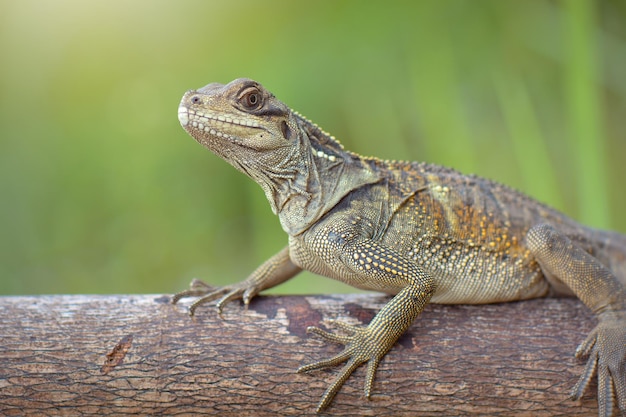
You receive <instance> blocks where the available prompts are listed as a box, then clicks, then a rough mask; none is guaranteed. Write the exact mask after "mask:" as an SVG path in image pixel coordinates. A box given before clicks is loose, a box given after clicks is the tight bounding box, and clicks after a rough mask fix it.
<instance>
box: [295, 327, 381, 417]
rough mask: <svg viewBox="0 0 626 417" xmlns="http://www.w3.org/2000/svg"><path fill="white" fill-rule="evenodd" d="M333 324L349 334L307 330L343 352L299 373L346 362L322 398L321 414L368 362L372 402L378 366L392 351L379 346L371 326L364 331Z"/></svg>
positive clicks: (367, 385)
mask: <svg viewBox="0 0 626 417" xmlns="http://www.w3.org/2000/svg"><path fill="white" fill-rule="evenodd" d="M333 324H335V325H336V326H337V327H339V328H340V329H342V330H344V331H345V332H346V333H348V335H347V336H344V335H338V334H334V333H329V332H326V331H324V330H322V329H319V328H317V327H309V328H307V333H313V334H316V335H318V336H320V337H322V338H323V339H325V340H327V341H329V342H333V343H339V344H342V345H344V346H345V349H344V350H343V352H341V353H339V354H338V355H335V356H333V357H332V358H330V359H326V360H322V361H319V362H314V363H311V364H309V365H305V366H302V367H300V368H298V372H308V371H312V370H315V369H323V368H328V367H331V366H335V365H339V364H340V363H343V362H346V361H347V363H346V365H345V366H344V367H343V369H342V370H341V372H340V373H339V375H338V376H337V377H336V378H335V380H334V381H333V383H332V384H331V385H330V386H329V387H328V389H327V390H326V392H325V393H324V395H323V396H322V400H321V401H320V403H319V405H318V407H317V412H318V413H320V412H322V411H323V410H324V409H325V408H326V407H328V405H330V403H331V402H332V400H333V398H334V397H335V395H336V394H337V392H339V390H340V389H341V386H342V385H343V384H344V382H346V380H347V379H348V378H349V377H350V375H351V374H352V372H354V370H355V369H356V368H358V367H359V366H361V365H362V364H363V363H365V362H367V363H368V364H367V376H366V378H365V397H367V398H368V399H369V398H370V393H371V391H372V386H373V384H374V377H375V375H376V369H377V368H378V364H379V363H380V360H381V359H382V358H383V356H385V354H386V353H387V351H388V350H389V349H388V348H384V347H383V346H384V345H385V344H384V343H380V340H377V338H376V335H375V332H372V331H371V329H369V327H366V328H363V327H357V326H351V325H349V324H345V323H341V322H333Z"/></svg>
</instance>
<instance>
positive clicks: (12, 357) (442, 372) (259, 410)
mask: <svg viewBox="0 0 626 417" xmlns="http://www.w3.org/2000/svg"><path fill="white" fill-rule="evenodd" d="M386 301H388V298H387V297H384V296H376V295H334V296H314V297H308V296H306V297H305V296H269V297H257V298H255V299H254V300H253V301H252V303H251V305H250V308H249V309H248V310H247V311H245V310H243V309H242V308H241V307H240V306H239V305H237V303H232V304H229V305H228V306H227V308H226V310H225V312H224V315H223V318H220V317H219V316H218V315H217V314H216V312H215V310H214V309H212V308H210V307H204V306H203V307H201V308H200V309H198V311H197V315H196V317H194V318H190V317H189V316H188V315H187V312H186V308H185V307H184V305H170V304H169V298H168V297H159V296H150V295H137V296H39V297H0V313H1V315H2V321H1V322H0V414H2V415H7V416H13V415H15V416H18V415H20V416H21V415H38V416H40V415H68V416H85V415H98V416H102V415H128V414H136V415H220V416H231V415H232V416H238V417H241V416H247V415H251V416H277V415H280V416H287V415H314V413H315V408H316V406H317V402H318V401H319V399H320V397H321V395H322V393H323V392H324V390H325V389H326V387H327V386H328V384H329V383H330V382H331V381H332V380H333V377H334V375H335V372H336V371H337V370H326V371H317V372H312V373H310V374H297V373H295V370H296V369H297V368H298V366H300V365H302V364H306V363H309V362H313V361H316V360H319V359H322V358H327V357H330V356H332V355H334V354H336V353H338V352H339V351H340V350H341V347H340V346H335V345H327V344H325V343H323V342H321V341H320V340H318V339H315V338H313V337H309V336H307V335H306V328H307V326H314V325H315V326H317V325H319V324H320V323H322V324H325V325H326V327H327V328H332V326H329V325H328V320H329V319H339V320H344V321H347V322H350V323H353V324H356V323H368V322H369V321H370V320H371V318H372V317H373V316H374V314H375V313H376V312H377V311H378V310H379V309H380V308H381V307H382V306H383V305H384V303H385V302H386ZM593 326H594V320H593V317H592V315H591V314H590V313H589V312H588V311H587V310H586V309H585V307H584V306H583V305H582V304H581V303H580V302H578V301H577V300H573V299H558V300H554V299H541V300H532V301H524V302H517V303H507V304H495V305H481V306H465V305H461V306H441V305H430V306H428V307H427V308H426V310H425V311H424V313H423V314H422V315H421V317H419V318H418V319H417V320H416V322H415V323H414V324H413V326H412V327H411V328H410V329H409V331H408V332H407V334H405V335H404V336H403V337H402V338H401V339H400V341H399V343H398V344H397V345H396V346H395V347H394V348H393V349H392V350H391V351H390V352H389V354H388V355H387V356H386V358H385V359H384V360H383V362H382V363H381V366H380V368H379V370H378V375H377V379H376V383H375V385H374V393H373V396H372V399H371V400H370V401H368V400H366V399H365V398H364V397H363V395H362V392H363V383H364V378H365V369H364V367H361V368H359V369H358V370H357V371H356V372H355V374H354V375H353V376H352V377H351V378H350V379H349V380H348V382H347V383H346V385H345V386H344V387H343V388H342V390H341V391H340V392H339V394H338V395H337V397H336V399H335V401H334V402H333V404H332V405H331V407H330V408H329V409H328V410H327V411H326V412H325V414H326V415H333V416H364V415H372V416H402V415H410V416H417V415H423V416H429V415H433V416H434V415H437V416H441V415H502V416H511V415H520V416H522V415H524V416H556V415H567V416H579V415H589V416H593V415H596V414H597V411H596V407H597V406H596V399H595V398H596V394H595V392H593V391H594V390H595V389H596V387H595V386H593V387H590V388H591V391H592V392H590V393H588V394H587V395H586V396H585V398H584V399H583V400H582V402H573V401H571V400H569V399H568V395H569V390H570V389H571V387H572V386H573V385H574V384H575V382H576V380H577V378H578V376H579V374H580V373H581V372H582V369H583V363H582V362H581V361H578V360H576V359H575V358H574V357H573V353H574V350H575V349H576V346H577V345H578V343H579V342H581V341H582V340H583V339H584V337H585V336H586V334H587V332H589V331H590V330H591V329H592V328H593Z"/></svg>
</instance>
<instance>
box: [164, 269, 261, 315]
mask: <svg viewBox="0 0 626 417" xmlns="http://www.w3.org/2000/svg"><path fill="white" fill-rule="evenodd" d="M259 291H260V289H259V288H258V287H257V286H256V285H251V283H250V282H247V281H242V282H239V283H237V284H233V285H226V286H223V287H214V286H212V285H209V284H207V283H205V282H204V281H201V280H199V279H196V278H194V279H193V280H192V281H191V284H189V289H188V290H185V291H181V292H179V293H177V294H175V295H174V296H173V297H172V304H176V303H177V302H178V301H180V300H181V299H183V298H187V297H201V298H199V299H198V300H196V301H195V302H194V303H193V304H191V306H189V315H190V316H193V315H194V314H195V312H196V309H197V308H198V307H199V306H200V305H202V304H205V303H208V302H211V301H214V300H218V301H217V303H216V307H217V311H218V313H219V314H220V316H221V315H222V311H223V310H224V306H225V305H226V304H227V303H228V302H230V301H233V300H236V299H238V298H240V299H242V300H243V303H244V305H245V306H246V307H247V306H248V304H250V300H251V299H252V298H253V297H254V296H255V295H257V294H258V293H259Z"/></svg>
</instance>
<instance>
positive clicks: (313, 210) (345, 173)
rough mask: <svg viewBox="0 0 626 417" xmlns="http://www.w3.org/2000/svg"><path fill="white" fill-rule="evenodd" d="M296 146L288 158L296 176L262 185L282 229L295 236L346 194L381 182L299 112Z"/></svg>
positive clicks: (369, 165) (366, 165) (358, 160)
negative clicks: (271, 184)
mask: <svg viewBox="0 0 626 417" xmlns="http://www.w3.org/2000/svg"><path fill="white" fill-rule="evenodd" d="M293 116H294V117H295V118H296V121H297V125H298V127H299V132H298V134H297V140H298V141H299V143H298V145H297V146H294V147H293V148H291V149H292V152H291V154H290V155H289V156H288V157H287V160H288V161H291V162H292V163H293V164H292V168H291V170H290V171H291V172H292V173H293V174H292V175H293V176H290V178H285V179H284V180H283V181H280V182H279V183H276V182H274V184H273V186H270V184H265V185H264V184H263V183H260V184H261V186H262V187H263V188H264V190H265V195H266V196H267V198H268V200H269V202H270V205H271V206H272V210H273V211H274V213H276V214H277V215H278V217H279V219H280V223H281V226H282V227H283V229H284V230H285V231H286V232H287V233H288V234H290V235H292V236H295V235H298V234H300V233H302V232H303V231H305V230H306V229H308V228H309V227H310V226H311V225H312V224H314V223H315V222H317V221H318V220H319V219H320V218H321V217H322V216H323V215H324V214H325V213H326V212H328V211H329V210H330V209H332V208H333V207H334V206H335V205H336V204H337V203H338V202H339V201H340V200H341V199H342V198H343V197H344V196H345V195H347V194H348V193H350V192H351V191H353V190H355V189H357V188H359V187H362V186H364V185H366V184H372V183H375V182H378V181H379V180H380V175H379V174H378V173H377V172H376V171H375V170H373V169H372V166H371V164H368V163H367V162H366V161H364V160H363V158H362V157H360V156H359V155H357V154H354V153H351V152H347V151H345V150H344V149H343V147H342V146H341V144H340V143H339V142H338V141H337V140H336V139H335V138H334V137H332V136H330V135H329V134H327V133H326V132H324V131H323V130H321V129H320V128H319V127H317V126H316V125H315V124H313V123H311V122H310V121H308V120H306V119H305V118H304V117H302V116H300V115H299V114H297V113H294V114H293Z"/></svg>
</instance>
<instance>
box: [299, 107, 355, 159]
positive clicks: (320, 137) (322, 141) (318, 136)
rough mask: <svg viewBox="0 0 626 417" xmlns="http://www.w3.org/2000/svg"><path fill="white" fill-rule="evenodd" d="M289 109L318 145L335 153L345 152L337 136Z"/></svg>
mask: <svg viewBox="0 0 626 417" xmlns="http://www.w3.org/2000/svg"><path fill="white" fill-rule="evenodd" d="M291 111H292V112H293V114H294V115H295V116H296V117H297V118H298V119H299V120H300V121H301V122H302V125H303V127H305V128H306V130H307V131H308V133H309V137H310V138H311V139H314V140H316V141H317V144H319V146H321V147H322V148H324V149H329V150H332V151H335V152H337V153H344V152H345V149H344V148H343V145H342V144H341V142H339V141H338V140H337V138H335V137H334V136H332V135H331V134H329V133H328V132H326V131H324V130H323V129H322V128H320V127H319V126H318V125H317V124H315V123H313V122H312V121H310V120H309V119H307V118H306V117H304V116H303V115H301V114H300V113H298V112H297V111H294V110H291Z"/></svg>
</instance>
